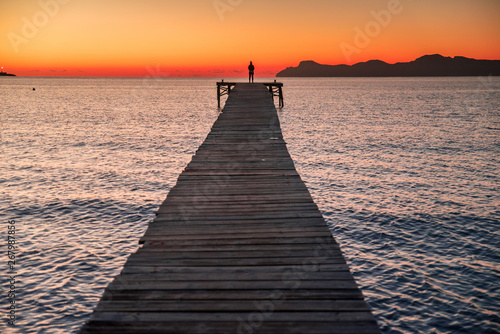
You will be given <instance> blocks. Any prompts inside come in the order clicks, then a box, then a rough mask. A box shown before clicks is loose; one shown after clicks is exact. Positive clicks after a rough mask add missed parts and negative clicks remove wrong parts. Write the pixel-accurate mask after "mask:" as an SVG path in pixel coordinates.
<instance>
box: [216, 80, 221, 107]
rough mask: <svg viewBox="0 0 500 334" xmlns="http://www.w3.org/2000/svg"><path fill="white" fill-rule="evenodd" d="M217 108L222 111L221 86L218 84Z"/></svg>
mask: <svg viewBox="0 0 500 334" xmlns="http://www.w3.org/2000/svg"><path fill="white" fill-rule="evenodd" d="M217 106H218V107H219V109H220V85H219V83H217Z"/></svg>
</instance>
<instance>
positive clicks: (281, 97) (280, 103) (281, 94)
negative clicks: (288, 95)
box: [274, 80, 285, 108]
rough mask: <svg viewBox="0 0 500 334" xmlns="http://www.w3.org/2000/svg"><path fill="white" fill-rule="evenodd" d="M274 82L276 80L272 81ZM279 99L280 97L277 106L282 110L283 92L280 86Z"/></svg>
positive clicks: (283, 104)
mask: <svg viewBox="0 0 500 334" xmlns="http://www.w3.org/2000/svg"><path fill="white" fill-rule="evenodd" d="M274 81H275V82H276V80H274ZM279 94H280V95H279V97H280V102H279V106H280V108H283V107H284V106H285V103H284V102H283V90H282V87H281V86H280V87H279Z"/></svg>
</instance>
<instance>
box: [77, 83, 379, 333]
mask: <svg viewBox="0 0 500 334" xmlns="http://www.w3.org/2000/svg"><path fill="white" fill-rule="evenodd" d="M140 243H141V244H142V246H141V248H139V250H138V251H137V252H136V253H134V254H132V255H131V256H130V257H129V258H128V260H127V262H126V263H125V265H124V268H123V270H122V272H121V274H120V275H118V276H117V277H116V278H115V279H114V280H113V282H111V283H110V284H109V286H108V287H107V288H106V290H105V292H104V294H103V297H102V298H101V300H100V302H99V304H98V305H97V307H96V308H95V310H94V313H93V315H92V317H91V319H90V320H89V321H88V322H87V323H86V324H85V325H84V326H83V327H82V329H81V331H80V333H81V334H87V333H134V334H137V333H218V334H220V333H273V334H275V333H283V334H285V333H379V332H380V331H379V328H378V326H377V323H376V321H375V319H374V317H373V315H372V313H371V310H370V308H369V307H368V305H367V304H366V302H365V301H364V298H363V295H362V293H361V291H360V289H359V288H358V286H357V285H356V282H355V281H354V278H353V277H352V275H351V273H350V270H349V266H348V265H347V264H346V261H345V259H344V257H343V255H342V252H341V250H340V248H339V245H338V244H337V242H336V241H335V239H334V238H333V237H332V235H331V232H330V231H329V229H328V227H327V225H326V223H325V221H324V219H323V217H322V215H321V213H320V212H319V210H318V207H317V206H316V204H315V203H314V201H313V199H312V197H311V195H310V194H309V191H308V190H307V187H306V186H305V184H304V182H302V180H301V178H300V176H299V174H298V173H297V171H296V170H295V167H294V164H293V161H292V159H291V157H290V155H289V153H288V150H287V148H286V144H285V141H284V140H283V136H282V133H281V129H280V125H279V120H278V115H277V111H276V108H275V106H274V103H273V100H272V98H271V95H270V93H269V91H268V89H267V88H266V86H264V85H260V84H236V85H235V87H234V88H233V89H232V90H231V93H230V95H229V98H228V99H227V101H226V105H225V107H224V110H223V112H222V113H221V114H220V116H219V117H218V119H217V121H216V122H215V123H214V125H213V127H212V130H211V132H210V134H209V135H208V136H207V137H206V139H205V141H204V142H203V144H202V145H200V147H199V148H198V150H197V152H196V154H195V155H194V156H193V158H192V161H191V162H190V163H189V164H188V165H187V166H186V168H185V170H184V171H183V173H182V174H181V175H180V176H179V178H178V181H177V184H176V185H175V186H174V187H173V188H172V189H171V191H170V192H169V194H168V196H167V198H166V199H165V201H164V202H163V203H162V205H161V206H160V208H159V209H158V212H157V215H156V218H155V219H154V221H152V222H151V223H150V225H149V227H148V229H147V231H146V232H145V234H144V236H143V237H142V238H141V239H140Z"/></svg>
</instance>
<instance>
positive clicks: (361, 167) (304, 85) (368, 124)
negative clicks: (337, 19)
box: [0, 77, 500, 333]
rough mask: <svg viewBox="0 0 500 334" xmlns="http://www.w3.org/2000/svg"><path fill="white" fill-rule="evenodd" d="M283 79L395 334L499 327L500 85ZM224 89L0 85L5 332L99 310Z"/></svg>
mask: <svg viewBox="0 0 500 334" xmlns="http://www.w3.org/2000/svg"><path fill="white" fill-rule="evenodd" d="M239 80H240V81H242V80H244V79H239ZM282 81H283V82H284V84H285V87H284V95H285V108H283V109H282V110H281V111H279V115H280V121H281V125H282V129H283V134H284V137H285V140H286V141H287V144H288V148H289V151H290V153H291V155H292V158H293V159H294V161H295V164H296V167H297V170H298V172H299V173H300V175H301V176H302V179H303V180H304V181H305V182H306V184H307V186H308V188H309V190H310V192H311V194H312V196H313V198H314V199H315V201H316V203H317V204H318V206H319V207H320V209H321V210H322V212H323V214H324V216H325V218H326V219H327V222H328V224H329V226H330V228H331V231H332V233H333V235H334V237H335V238H336V239H337V241H338V242H339V243H340V245H341V247H342V250H343V251H344V254H345V257H346V259H347V261H348V262H349V264H350V266H351V270H352V271H353V274H354V276H355V277H356V280H357V282H358V284H359V285H360V286H361V288H362V290H363V293H364V294H365V296H366V299H367V301H368V303H369V305H370V306H371V307H372V309H373V312H374V314H375V316H376V318H377V320H378V323H379V325H380V327H381V328H382V331H383V333H499V332H500V307H499V305H500V296H499V287H500V284H499V282H500V264H499V262H500V261H499V260H500V251H499V248H500V236H499V234H500V192H499V187H500V182H499V181H500V168H499V167H500V161H499V160H500V78H498V77H497V78H385V79H366V78H349V79H334V78H332V79H286V78H285V79H283V80H282ZM215 82H216V79H152V78H150V79H95V78H92V79H90V78H89V79H81V78H21V77H19V78H0V122H1V160H0V170H1V173H0V192H1V196H0V216H1V220H0V222H1V224H0V235H1V240H3V241H1V242H0V252H1V259H2V260H1V261H3V262H1V266H0V268H1V269H0V280H1V281H0V286H1V287H2V292H1V294H2V296H4V297H3V298H1V299H0V332H1V333H75V332H77V331H78V329H79V328H80V327H81V325H82V324H83V323H84V322H85V321H86V320H87V319H88V318H89V317H90V314H91V312H92V309H93V308H94V306H95V305H96V303H97V301H98V300H99V298H100V297H101V295H102V293H103V290H104V288H105V287H106V286H107V284H108V283H109V282H110V281H111V280H112V279H113V277H114V276H115V275H117V274H118V273H119V272H120V270H121V267H122V265H123V264H124V262H125V260H126V258H127V257H128V255H129V254H131V253H132V252H134V251H135V250H136V249H137V247H138V239H139V237H140V236H142V234H143V233H144V231H145V230H146V228H147V224H148V222H149V221H151V220H152V218H153V217H154V213H155V211H156V210H157V208H158V207H159V205H160V204H161V202H162V201H163V199H164V198H165V197H166V195H167V193H168V191H169V189H170V188H171V187H173V186H174V184H175V182H176V180H177V177H178V175H179V174H180V172H181V171H182V170H183V168H184V167H185V165H186V164H187V163H188V162H189V161H190V159H191V156H192V155H193V154H194V152H195V151H196V149H197V148H198V146H199V145H200V144H201V143H202V142H203V140H204V138H205V136H206V135H207V134H208V132H209V131H210V127H211V125H212V124H213V122H214V121H215V119H216V117H217V115H218V110H217V99H216V87H215ZM33 87H35V88H36V91H33V90H32V88H33ZM12 219H14V220H15V226H16V238H17V246H18V249H17V250H16V251H17V253H16V265H15V270H16V271H17V275H16V290H17V291H16V293H17V294H16V306H17V309H16V310H17V313H16V316H17V321H16V324H17V326H16V328H13V327H8V326H7V320H8V305H9V304H8V300H7V299H6V298H5V296H6V295H7V293H8V290H9V275H8V274H7V261H8V258H7V231H8V221H9V220H12ZM235 330H236V329H235Z"/></svg>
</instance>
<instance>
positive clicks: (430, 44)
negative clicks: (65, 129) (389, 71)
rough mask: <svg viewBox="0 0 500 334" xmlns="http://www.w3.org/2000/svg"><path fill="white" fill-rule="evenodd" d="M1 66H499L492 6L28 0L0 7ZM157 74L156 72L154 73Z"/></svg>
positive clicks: (96, 72) (103, 72) (192, 70)
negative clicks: (481, 62) (429, 61)
mask: <svg viewBox="0 0 500 334" xmlns="http://www.w3.org/2000/svg"><path fill="white" fill-rule="evenodd" d="M0 13H2V14H3V18H2V20H1V21H0V32H1V35H2V39H1V40H0V63H1V66H3V67H4V70H5V71H7V72H9V73H15V74H17V75H25V76H137V77H141V76H148V75H149V76H153V75H157V76H173V77H177V76H202V77H227V76H230V77H238V76H246V75H247V73H246V66H247V65H248V62H249V61H250V60H252V61H253V62H254V64H255V65H256V75H257V76H274V75H275V74H276V73H277V72H278V71H280V70H282V69H284V68H286V67H288V66H297V65H298V63H299V62H300V61H302V60H314V61H316V62H318V63H322V64H354V63H357V62H361V61H367V60H371V59H379V60H383V61H385V62H388V63H395V62H399V61H411V60H414V59H415V58H417V57H420V56H422V55H425V54H435V53H439V54H442V55H443V56H465V57H471V58H478V59H500V20H498V17H499V14H500V2H499V1H491V0H475V1H474V0H441V1H430V0H422V1H418V2H417V1H410V0H382V1H380V0H370V1H368V0H362V1H356V2H345V1H337V0H318V1H315V2H310V1H304V0H276V1H273V2H268V1H264V0H253V1H228V0H209V1H205V0H191V1H189V2H187V1H185V2H180V1H173V0H171V1H160V0H144V1H141V2H138V1H132V0H120V1H118V0H108V1H98V0H23V1H3V2H1V3H0ZM152 71H153V72H152Z"/></svg>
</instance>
